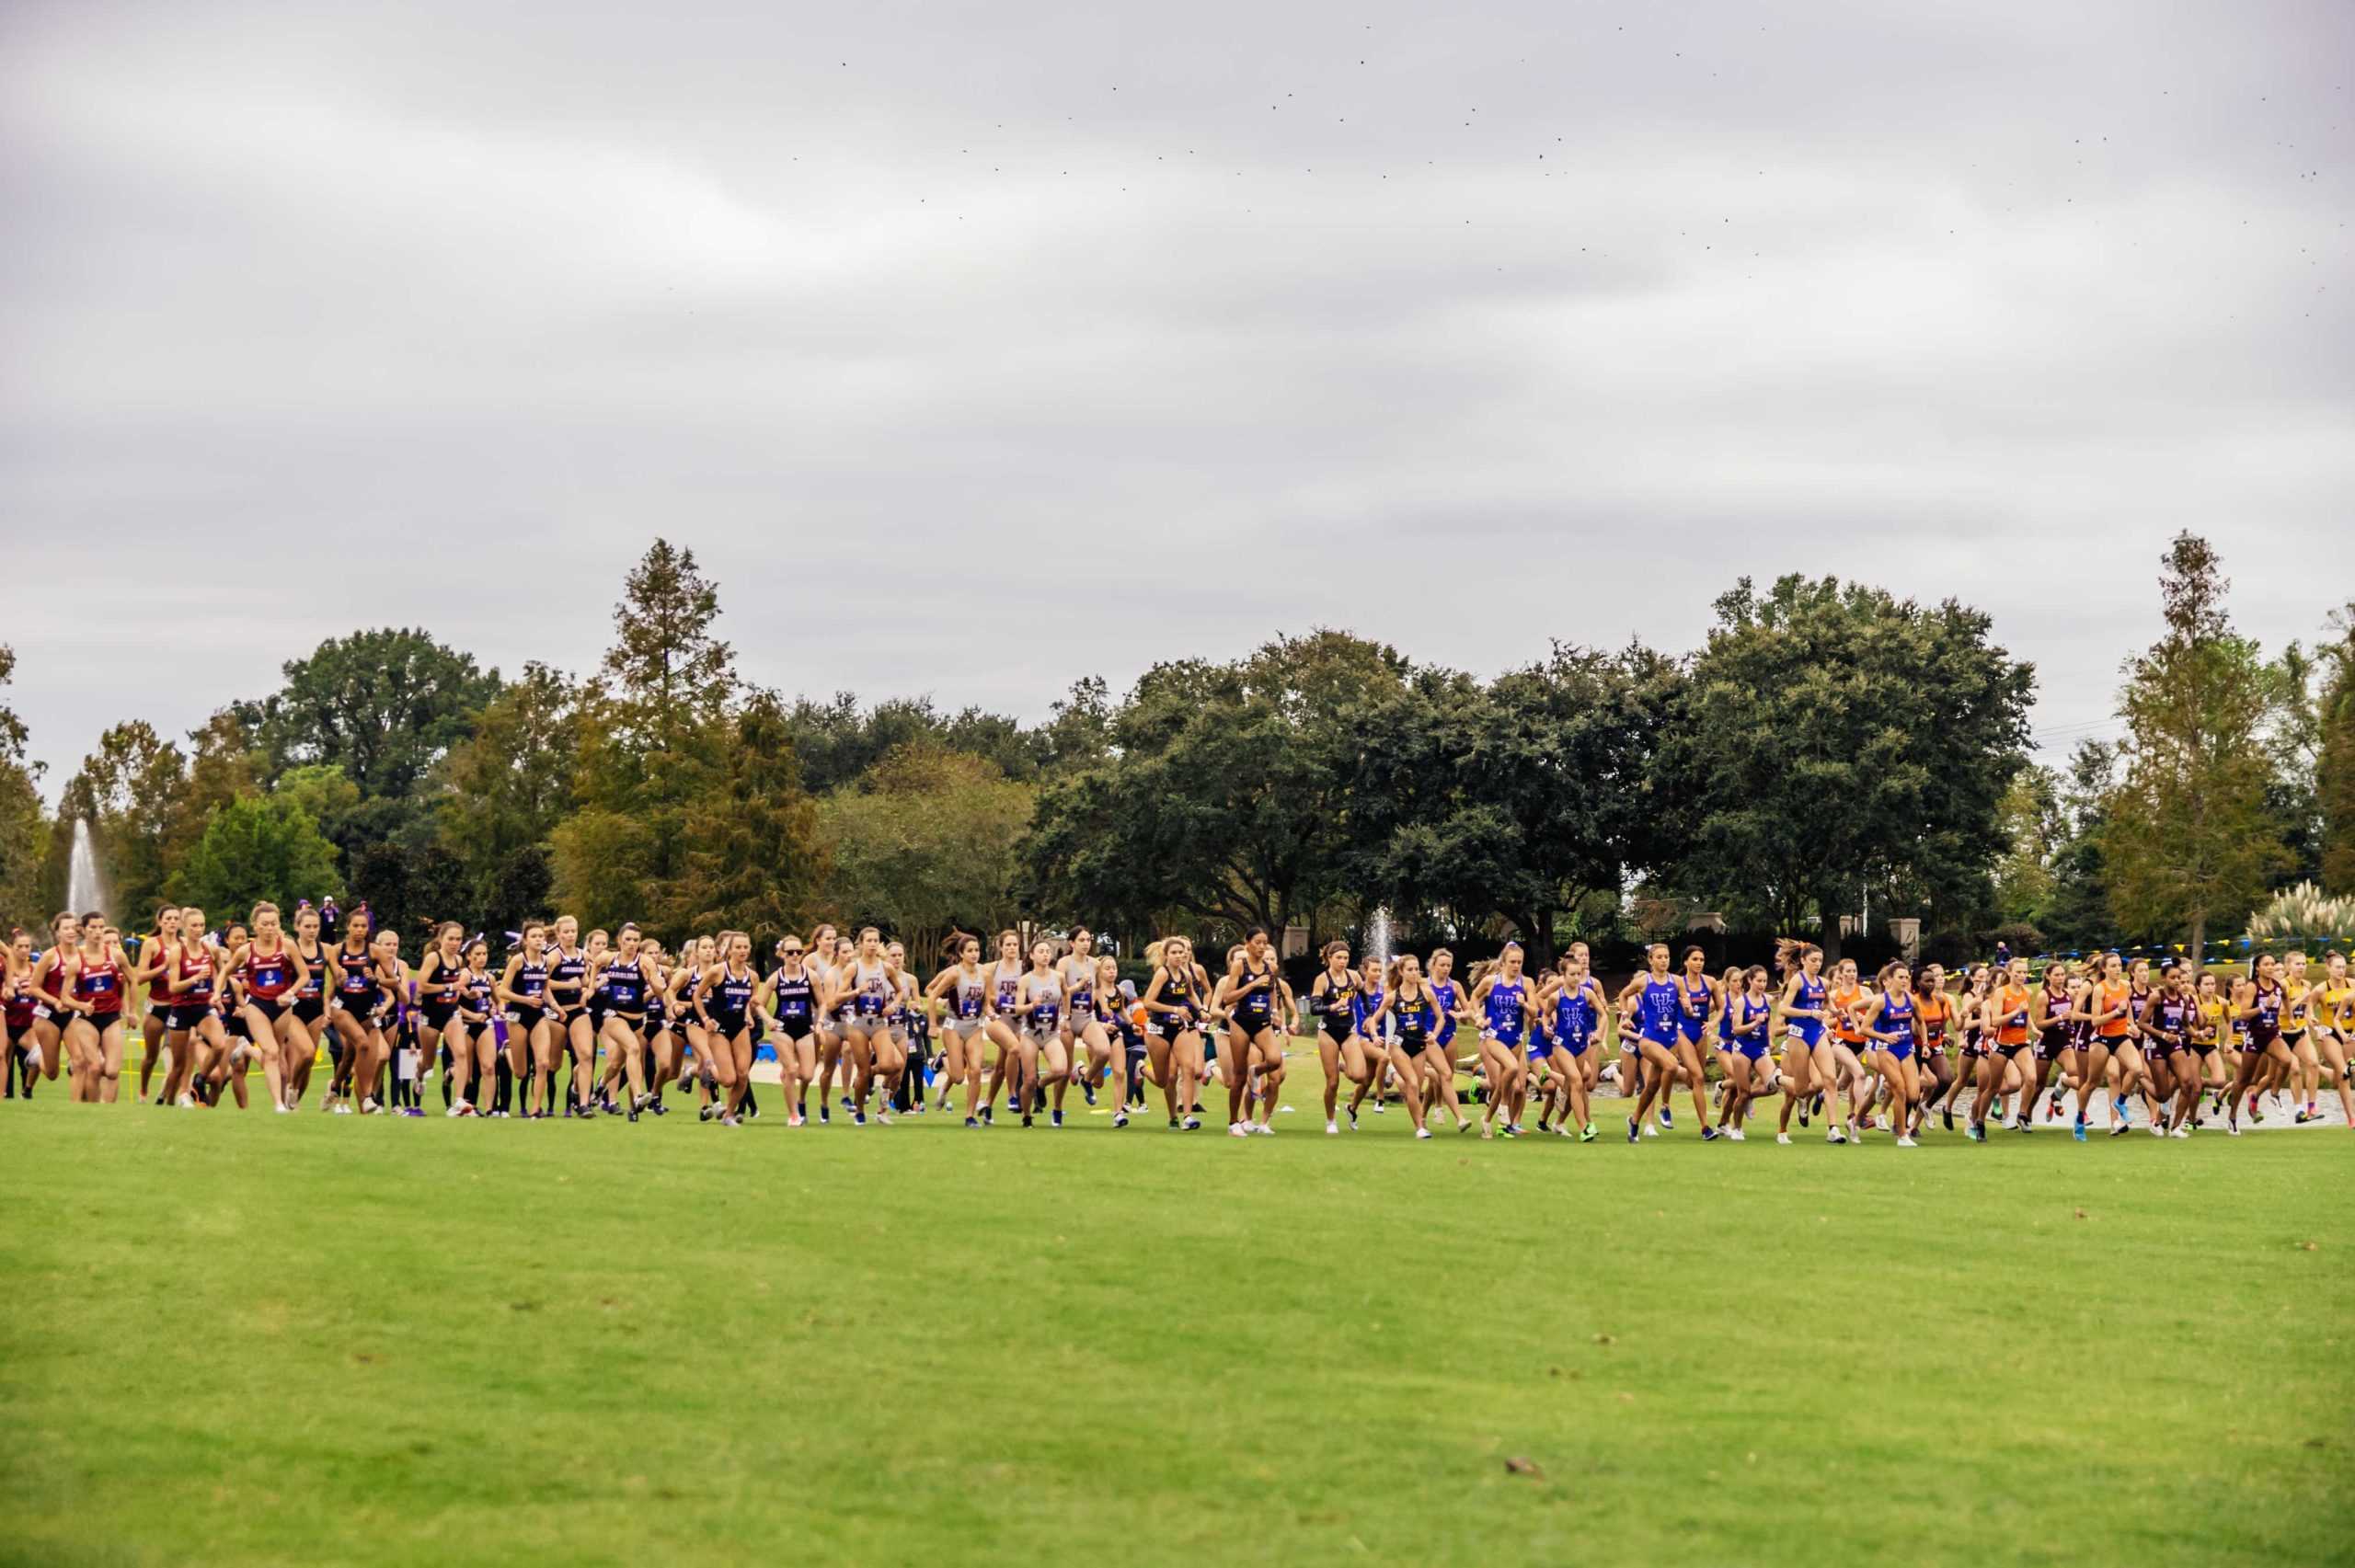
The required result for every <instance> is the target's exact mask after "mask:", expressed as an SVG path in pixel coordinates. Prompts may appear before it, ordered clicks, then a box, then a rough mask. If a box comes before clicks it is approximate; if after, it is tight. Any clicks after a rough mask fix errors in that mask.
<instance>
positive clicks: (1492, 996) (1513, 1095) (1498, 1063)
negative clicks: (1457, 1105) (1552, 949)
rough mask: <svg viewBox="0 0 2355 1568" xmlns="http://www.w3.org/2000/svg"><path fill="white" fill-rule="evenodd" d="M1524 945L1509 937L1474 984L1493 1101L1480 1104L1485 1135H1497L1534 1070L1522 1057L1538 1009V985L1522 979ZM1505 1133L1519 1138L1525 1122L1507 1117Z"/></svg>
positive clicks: (1482, 1057)
mask: <svg viewBox="0 0 2355 1568" xmlns="http://www.w3.org/2000/svg"><path fill="white" fill-rule="evenodd" d="M1521 966H1522V949H1521V944H1520V943H1518V942H1507V943H1506V944H1504V948H1503V950H1502V951H1500V952H1499V954H1498V955H1497V962H1496V967H1493V968H1491V969H1489V970H1488V971H1487V972H1486V973H1484V974H1483V975H1481V977H1480V978H1479V979H1477V980H1476V981H1475V982H1474V983H1473V986H1472V996H1471V1006H1472V1011H1473V1013H1476V1014H1477V1015H1478V1017H1479V1019H1480V1065H1481V1067H1482V1068H1483V1070H1484V1071H1485V1075H1486V1077H1487V1079H1488V1104H1486V1105H1485V1106H1483V1107H1482V1108H1481V1116H1480V1136H1481V1137H1482V1138H1493V1137H1495V1136H1496V1133H1497V1127H1498V1118H1499V1116H1500V1115H1503V1114H1504V1113H1505V1111H1506V1109H1507V1107H1509V1106H1510V1105H1511V1104H1513V1103H1514V1102H1515V1101H1517V1100H1519V1099H1520V1098H1521V1097H1522V1095H1523V1094H1524V1093H1526V1092H1527V1091H1526V1084H1527V1082H1528V1073H1529V1069H1528V1067H1527V1066H1526V1064H1525V1063H1524V1062H1523V1061H1522V1045H1521V1042H1522V1035H1523V1033H1524V1032H1525V1031H1526V1030H1527V1029H1528V1027H1529V1025H1530V1024H1531V1023H1532V1022H1533V1021H1534V1019H1535V1017H1536V1014H1537V1008H1536V1003H1535V1001H1534V988H1533V987H1532V986H1531V985H1530V984H1529V982H1528V981H1527V980H1525V979H1522V973H1521ZM1503 1130H1504V1135H1505V1136H1506V1137H1507V1138H1519V1137H1520V1136H1521V1127H1519V1125H1518V1124H1516V1123H1515V1122H1514V1121H1513V1120H1512V1119H1511V1116H1504V1121H1503Z"/></svg>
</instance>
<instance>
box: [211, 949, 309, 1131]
mask: <svg viewBox="0 0 2355 1568" xmlns="http://www.w3.org/2000/svg"><path fill="white" fill-rule="evenodd" d="M229 967H230V968H232V969H233V970H235V971H236V977H237V986H238V989H239V990H242V991H243V992H244V993H245V1005H244V1006H243V1007H242V1008H241V1009H239V1012H240V1013H242V1014H243V1016H244V1018H245V1021H246V1036H247V1038H248V1039H250V1040H251V1041H252V1042H253V1046H254V1050H255V1052H256V1053H257V1054H258V1055H259V1056H260V1058H261V1075H262V1082H263V1083H265V1084H266V1085H267V1086H268V1087H269V1089H270V1108H271V1109H272V1110H274V1111H280V1112H289V1111H292V1110H293V1108H294V1105H293V1099H292V1097H291V1096H290V1095H289V1094H288V1093H287V1084H288V1077H289V1070H290V1068H291V1066H292V1064H293V1060H294V1058H295V1057H296V1056H297V1055H298V1054H300V1053H301V1052H302V1051H303V1050H304V1049H305V1048H306V1047H308V1046H309V1044H310V1038H311V1036H310V1035H309V1033H308V1032H307V1031H306V1030H304V1027H303V1026H302V1024H299V1023H298V1022H296V1020H295V1017H294V995H295V993H296V992H297V991H299V990H302V988H303V986H304V983H305V982H306V981H308V980H309V979H310V967H309V966H308V965H307V964H305V963H304V961H303V956H302V955H301V954H300V953H299V952H297V951H296V950H295V947H294V944H293V943H292V942H290V941H289V940H288V939H287V936H286V933H285V931H284V930H283V929H282V928H281V925H280V922H279V914H278V906H277V905H276V904H270V903H262V904H256V905H255V906H254V911H253V923H252V934H251V935H250V936H249V937H248V938H247V941H246V943H245V944H244V946H242V947H241V948H237V949H235V950H233V951H232V952H231V954H230V958H229Z"/></svg>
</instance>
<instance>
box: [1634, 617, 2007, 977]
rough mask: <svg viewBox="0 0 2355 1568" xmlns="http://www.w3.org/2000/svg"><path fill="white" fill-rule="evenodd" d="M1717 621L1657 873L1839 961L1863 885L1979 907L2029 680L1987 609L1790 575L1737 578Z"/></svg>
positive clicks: (1672, 763) (1683, 718) (1669, 787)
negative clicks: (1765, 581) (1804, 927)
mask: <svg viewBox="0 0 2355 1568" xmlns="http://www.w3.org/2000/svg"><path fill="white" fill-rule="evenodd" d="M1989 631H1990V623H1989V620H1988V617H1987V616H1986V615H1985V614H1983V613H1982V612H1979V611H1977V610H1972V609H1970V608H1968V607H1966V606H1964V605H1961V604H1958V603H1956V602H1955V601H1952V600H1948V601H1945V602H1944V603H1941V604H1938V605H1936V606H1931V607H1924V606H1922V605H1918V604H1916V603H1914V602H1913V601H1911V600H1898V599H1895V598H1893V597H1891V596H1890V594H1888V593H1887V592H1885V591H1883V590H1882V589H1876V588H1868V587H1866V586H1864V585H1862V584H1856V583H1848V584H1843V583H1841V582H1840V581H1838V580H1837V579H1836V578H1821V579H1816V580H1812V581H1810V580H1809V579H1807V578H1799V577H1786V578H1781V579H1780V580H1779V581H1777V582H1776V583H1775V586H1774V588H1773V589H1771V590H1769V591H1768V592H1766V593H1764V594H1763V595H1762V594H1760V593H1758V592H1756V591H1755V590H1754V589H1752V586H1751V583H1750V580H1749V579H1748V578H1743V579H1742V580H1741V582H1740V585H1739V586H1738V587H1736V588H1735V589H1733V591H1732V592H1730V593H1728V594H1725V595H1724V596H1722V597H1721V598H1719V599H1718V601H1717V626H1716V627H1715V628H1714V629H1713V630H1712V631H1711V632H1710V634H1709V640H1708V646H1707V647H1706V648H1704V649H1703V650H1702V652H1701V653H1700V654H1699V655H1698V656H1697V657H1695V658H1694V661H1693V666H1692V672H1691V677H1690V679H1689V680H1688V681H1686V682H1685V684H1684V686H1683V693H1682V696H1681V699H1680V701H1679V703H1678V704H1677V709H1676V713H1675V715H1674V716H1673V718H1672V720H1671V724H1670V726H1669V728H1668V733H1667V735H1666V736H1665V737H1664V738H1663V741H1662V744H1661V748H1660V762H1659V769H1658V772H1657V773H1656V776H1655V785H1654V794H1655V796H1656V808H1657V809H1658V810H1659V811H1660V813H1661V814H1662V821H1663V824H1664V825H1665V828H1666V830H1668V832H1669V833H1670V836H1671V837H1673V838H1676V839H1678V840H1681V841H1682V851H1683V853H1681V854H1680V855H1679V856H1678V857H1677V863H1676V864H1672V865H1671V867H1670V869H1669V873H1668V875H1667V876H1665V877H1664V878H1663V879H1664V880H1666V881H1667V882H1668V883H1670V885H1671V886H1673V887H1679V888H1682V889H1685V890H1688V891H1691V892H1694V893H1696V894H1703V895H1706V896H1708V897H1710V898H1713V899H1714V900H1715V901H1717V902H1718V903H1719V904H1720V905H1721V906H1732V907H1749V908H1754V909H1756V910H1759V911H1761V912H1762V913H1763V914H1765V915H1767V916H1769V917H1771V918H1772V919H1773V920H1774V921H1775V922H1776V923H1777V924H1778V925H1779V926H1780V927H1781V928H1782V929H1784V930H1786V931H1789V930H1796V929H1798V928H1799V927H1800V925H1801V922H1803V921H1806V920H1808V919H1809V918H1810V917H1812V918H1813V919H1814V920H1815V921H1817V922H1818V923H1819V925H1820V929H1821V941H1822V944H1823V945H1824V948H1825V950H1826V951H1827V953H1832V954H1836V953H1837V952H1838V950H1839V941H1840V924H1839V917H1840V916H1841V915H1842V914H1843V913H1847V912H1855V911H1856V910H1858V908H1859V905H1860V903H1861V901H1862V898H1863V896H1864V890H1865V889H1866V888H1867V887H1881V888H1884V889H1889V890H1891V891H1893V892H1895V893H1896V894H1897V895H1898V896H1900V897H1901V898H1903V899H1905V900H1906V901H1907V902H1908V903H1910V904H1912V906H1913V908H1917V909H1918V908H1921V907H1923V906H1924V905H1928V904H1933V903H1937V902H1947V903H1951V904H1959V905H1964V906H1976V905H1979V904H1983V902H1984V901H1985V899H1986V897H1987V893H1988V888H1987V882H1986V878H1987V870H1988V867H1989V866H1990V865H1991V864H1993V861H1994V859H1995V857H1996V856H1997V855H1998V854H2000V853H2002V851H2003V849H2004V845H2005V839H2004V834H2003V827H2002V822H2001V818H2000V815H1999V807H2000V806H2001V804H2002V801H2003V798H2004V792H2005V789H2006V788H2007V787H2008V786H2009V785H2010V783H2011V781H2012V779H2013V778H2014V777H2015V776H2016V774H2017V773H2018V772H2019V770H2020V767H2021V765H2022V763H2023V762H2024V761H2026V756H2025V750H2024V748H2025V746H2026V744H2027V739H2028V703H2029V700H2030V697H2031V694H2032V692H2033V691H2034V687H2035V673H2034V671H2033V670H2032V669H2031V668H2030V667H2029V666H2028V665H2027V664H2025V663H2023V662H2020V661H2018V660H2016V659H2014V658H2011V657H2010V656H2009V655H2008V654H2007V653H2005V650H2004V649H2003V648H2002V647H1997V646H1996V645H1995V644H1994V643H1993V640H1992V639H1991V638H1990V635H1989ZM1877 907H1878V908H1882V909H1886V908H1888V907H1889V906H1888V905H1886V904H1880V905H1878V906H1877ZM1898 912H1903V908H1902V907H1901V908H1900V910H1898Z"/></svg>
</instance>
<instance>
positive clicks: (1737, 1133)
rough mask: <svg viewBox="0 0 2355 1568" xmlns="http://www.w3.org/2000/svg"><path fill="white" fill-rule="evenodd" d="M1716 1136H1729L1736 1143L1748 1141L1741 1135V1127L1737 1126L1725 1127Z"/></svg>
mask: <svg viewBox="0 0 2355 1568" xmlns="http://www.w3.org/2000/svg"><path fill="white" fill-rule="evenodd" d="M1718 1136H1719V1137H1721V1138H1729V1139H1733V1141H1734V1142H1736V1143H1747V1142H1749V1141H1750V1140H1749V1139H1746V1138H1744V1137H1742V1136H1741V1128H1740V1127H1728V1128H1726V1129H1725V1131H1724V1132H1722V1133H1720V1134H1718Z"/></svg>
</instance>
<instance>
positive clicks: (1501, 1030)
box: [1488, 980, 1523, 1046]
mask: <svg viewBox="0 0 2355 1568" xmlns="http://www.w3.org/2000/svg"><path fill="white" fill-rule="evenodd" d="M1521 998H1522V982H1521V981H1519V980H1499V981H1498V982H1497V983H1496V984H1495V985H1493V986H1490V987H1489V988H1488V1033H1489V1034H1491V1035H1494V1036H1496V1037H1497V1039H1498V1040H1499V1041H1500V1042H1502V1043H1503V1044H1505V1045H1508V1046H1517V1045H1519V1044H1521V1026H1522V1022H1523V1015H1522V1009H1521Z"/></svg>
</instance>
